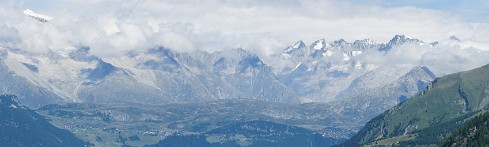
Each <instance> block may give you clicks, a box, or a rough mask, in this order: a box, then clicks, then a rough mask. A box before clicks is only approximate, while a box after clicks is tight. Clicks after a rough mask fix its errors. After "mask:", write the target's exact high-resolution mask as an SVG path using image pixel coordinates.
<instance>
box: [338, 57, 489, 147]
mask: <svg viewBox="0 0 489 147" xmlns="http://www.w3.org/2000/svg"><path fill="white" fill-rule="evenodd" d="M488 104H489V65H485V66H483V67H480V68H477V69H473V70H470V71H466V72H461V73H456V74H451V75H448V76H445V77H442V78H438V79H436V80H435V81H434V82H433V83H432V84H430V85H429V86H428V87H427V89H426V90H425V91H424V92H423V93H422V94H420V95H418V96H415V97H413V98H410V99H409V100H408V101H406V102H404V103H402V104H399V105H397V106H395V107H393V108H391V109H390V110H387V111H385V112H384V113H383V114H381V115H380V116H377V117H376V118H374V119H372V120H370V121H369V122H368V123H367V124H366V125H365V127H364V128H363V129H362V130H360V131H359V132H358V134H357V135H355V136H353V137H352V138H351V139H349V140H347V141H346V142H345V143H344V144H342V145H341V146H360V145H389V146H390V145H392V144H394V145H429V144H432V145H435V144H440V143H442V142H443V140H444V139H446V138H448V137H449V136H450V134H451V133H452V132H453V131H455V129H456V128H458V127H459V126H460V124H462V123H463V122H464V121H465V120H466V119H467V118H470V117H471V116H473V115H475V114H477V113H478V112H480V111H481V110H485V109H487V108H488Z"/></svg>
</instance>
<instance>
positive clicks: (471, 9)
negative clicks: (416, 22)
mask: <svg viewBox="0 0 489 147" xmlns="http://www.w3.org/2000/svg"><path fill="white" fill-rule="evenodd" d="M380 4H381V5H382V6H385V7H402V6H413V7H421V8H427V9H433V10H439V11H444V12H449V13H452V14H456V15H462V16H463V17H465V18H466V19H467V20H468V21H471V22H480V21H487V19H488V17H489V1H488V0H383V1H381V2H380Z"/></svg>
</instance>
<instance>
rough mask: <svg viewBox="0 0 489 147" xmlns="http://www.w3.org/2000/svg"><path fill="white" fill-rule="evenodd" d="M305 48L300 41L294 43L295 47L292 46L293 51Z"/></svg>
mask: <svg viewBox="0 0 489 147" xmlns="http://www.w3.org/2000/svg"><path fill="white" fill-rule="evenodd" d="M305 47H306V44H304V42H303V41H302V40H299V41H297V43H295V45H294V46H292V48H294V49H299V48H305Z"/></svg>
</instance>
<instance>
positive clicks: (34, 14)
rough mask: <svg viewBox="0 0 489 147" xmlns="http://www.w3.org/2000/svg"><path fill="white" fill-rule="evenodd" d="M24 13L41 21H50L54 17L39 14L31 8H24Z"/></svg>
mask: <svg viewBox="0 0 489 147" xmlns="http://www.w3.org/2000/svg"><path fill="white" fill-rule="evenodd" d="M24 14H25V15H27V16H30V17H32V18H34V19H36V20H37V21H39V22H48V21H49V20H51V19H53V17H51V16H47V15H43V14H38V13H36V12H34V11H32V10H31V9H26V10H24Z"/></svg>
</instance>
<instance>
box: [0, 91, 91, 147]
mask: <svg viewBox="0 0 489 147" xmlns="http://www.w3.org/2000/svg"><path fill="white" fill-rule="evenodd" d="M88 145H89V144H88V143H87V142H84V141H82V140H80V139H78V138H76V137H75V135H73V134H72V133H70V132H69V131H67V130H62V129H59V128H56V127H55V126H53V125H51V124H50V123H49V122H48V121H47V120H46V119H45V118H44V117H42V116H41V115H39V114H37V113H36V112H34V111H32V110H29V109H27V108H25V107H23V106H21V105H19V104H18V102H17V101H16V100H15V96H10V95H2V96H0V146H53V147H54V146H88Z"/></svg>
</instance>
